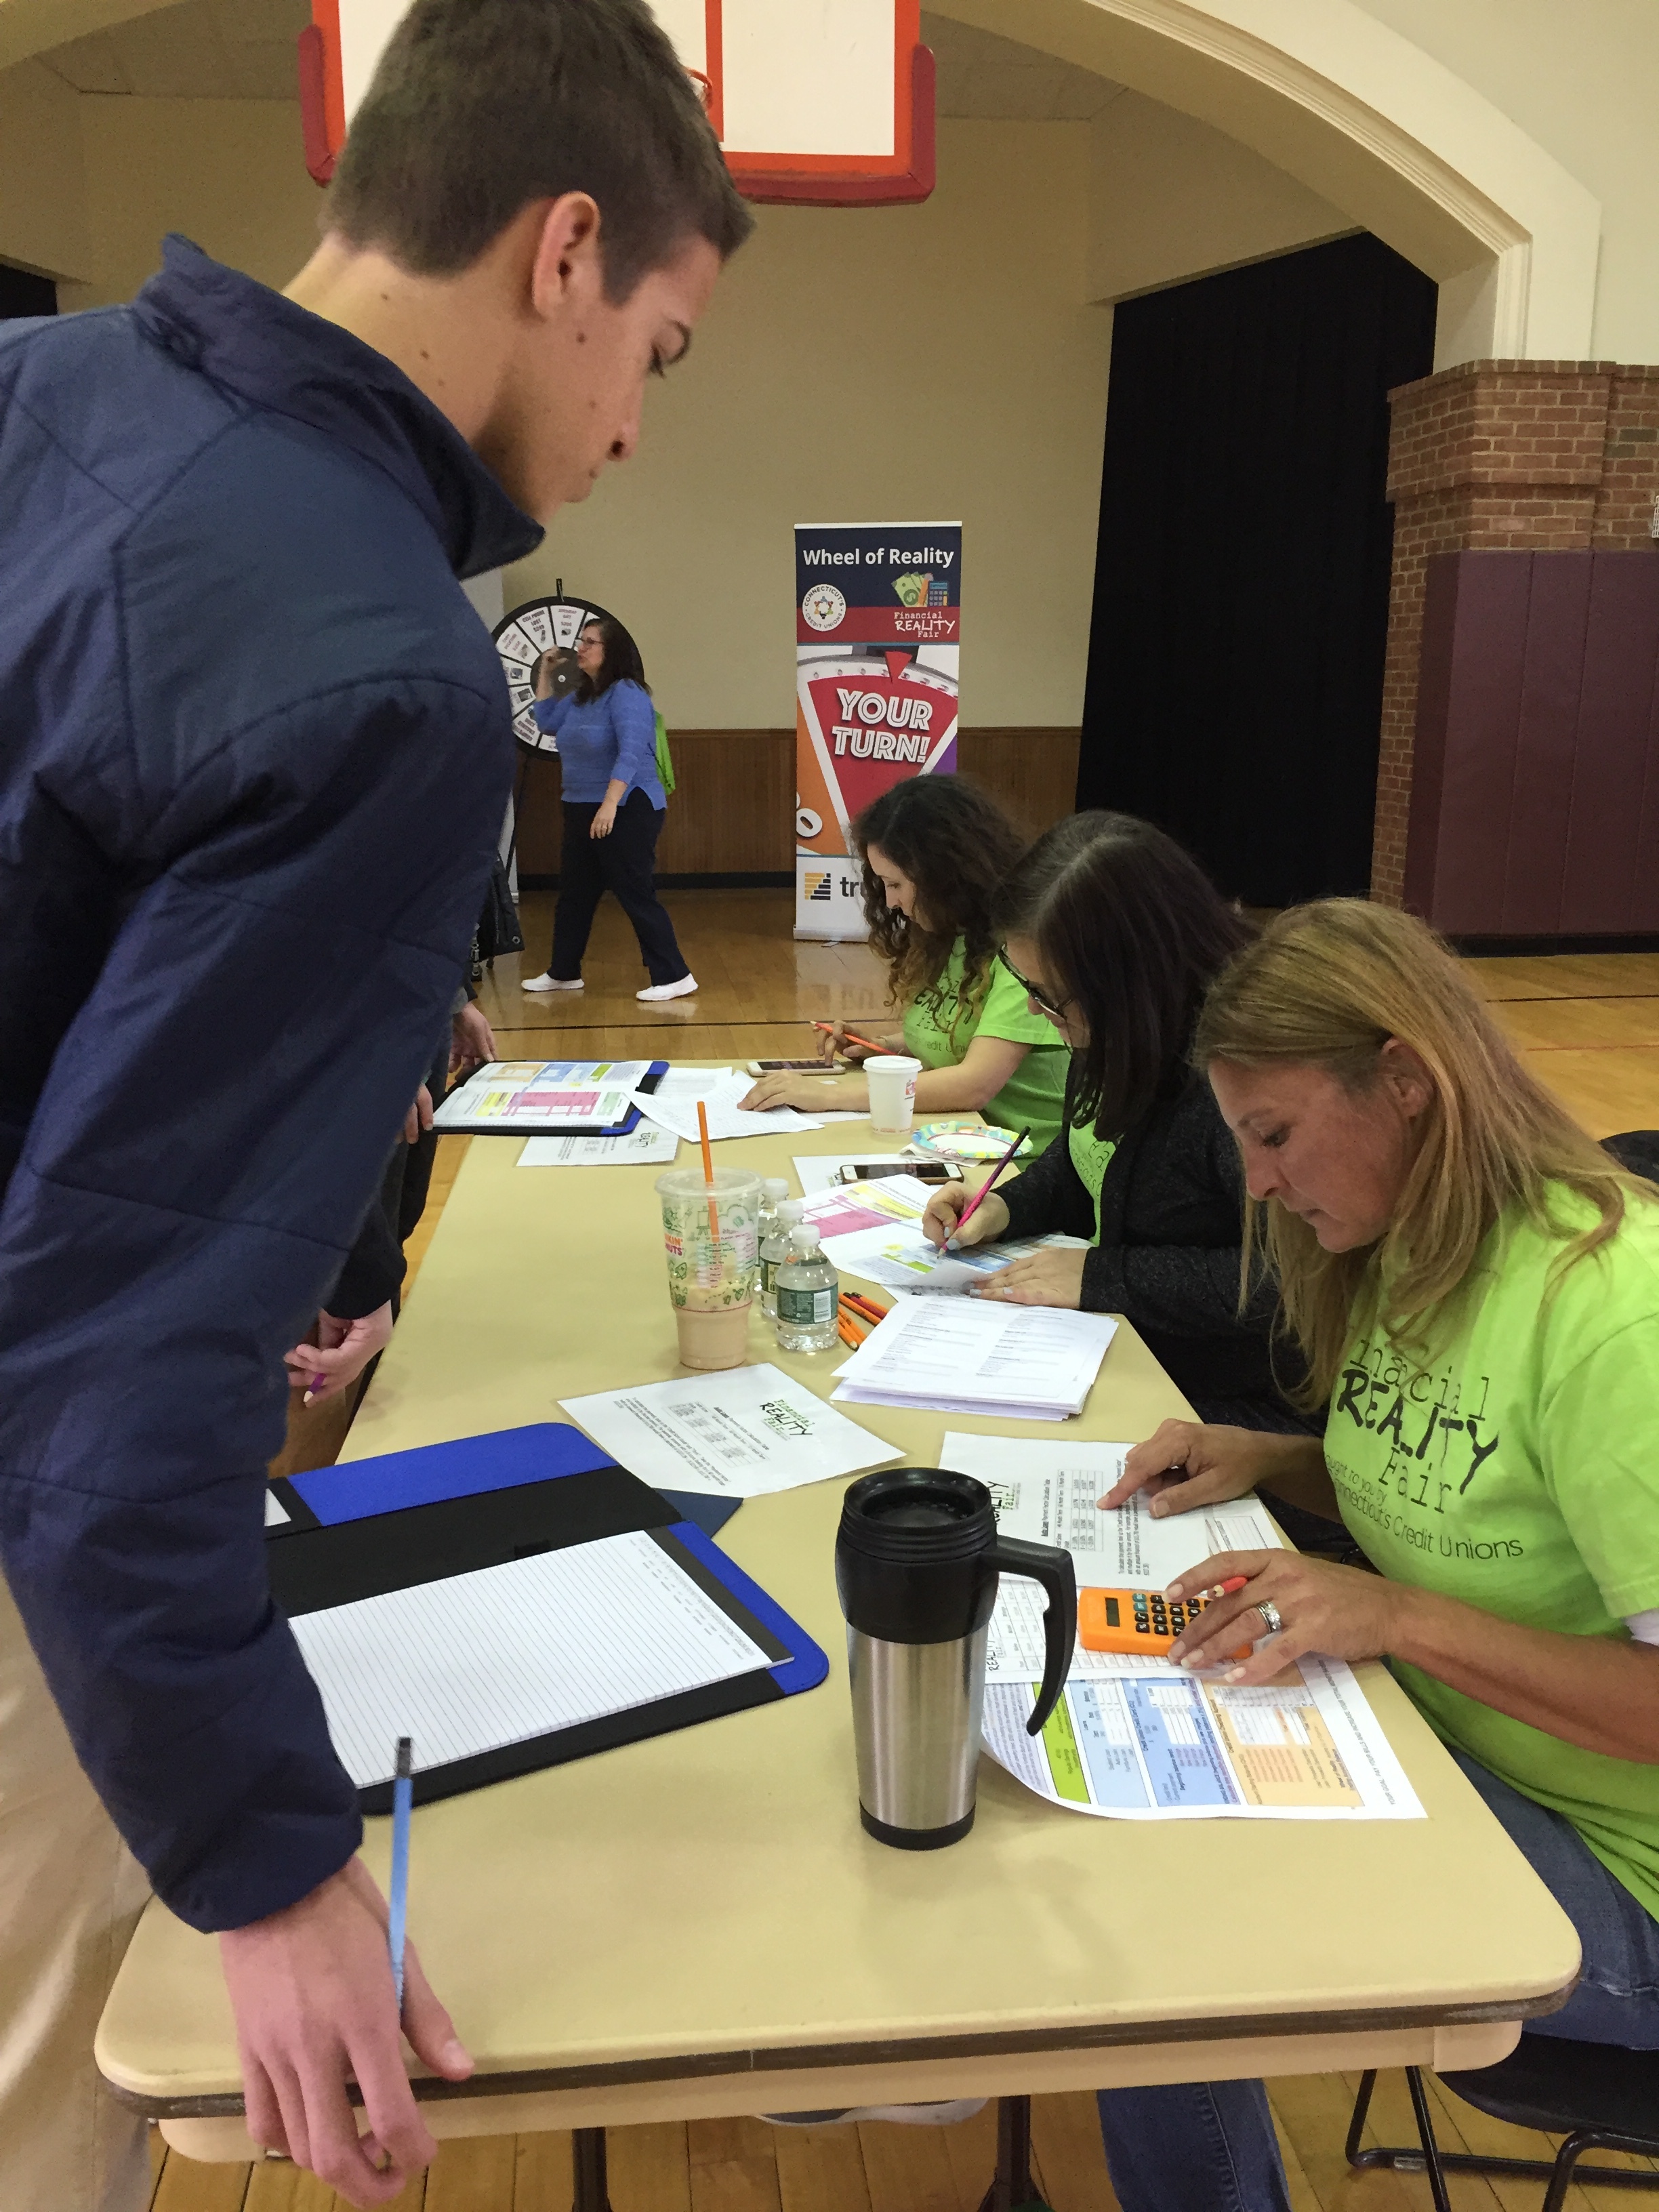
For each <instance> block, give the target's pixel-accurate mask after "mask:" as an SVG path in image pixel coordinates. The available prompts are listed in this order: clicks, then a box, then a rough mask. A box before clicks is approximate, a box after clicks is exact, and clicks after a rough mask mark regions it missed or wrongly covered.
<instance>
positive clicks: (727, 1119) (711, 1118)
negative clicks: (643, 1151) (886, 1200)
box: [631, 1069, 823, 1145]
mask: <svg viewBox="0 0 1659 2212" xmlns="http://www.w3.org/2000/svg"><path fill="white" fill-rule="evenodd" d="M702 1072H703V1071H702V1070H699V1069H690V1070H688V1071H687V1073H688V1074H698V1073H702ZM754 1083H755V1079H754V1078H753V1076H751V1075H728V1076H727V1077H726V1079H725V1080H724V1081H723V1082H720V1083H719V1084H715V1085H711V1086H709V1087H708V1088H707V1089H704V1088H703V1086H702V1085H700V1084H696V1083H690V1082H688V1083H676V1082H673V1081H671V1080H665V1081H664V1082H662V1083H659V1085H658V1086H657V1088H656V1089H655V1090H654V1091H635V1094H634V1097H633V1099H632V1102H631V1103H633V1104H634V1105H635V1106H637V1107H638V1108H639V1109H640V1111H641V1114H643V1115H646V1116H647V1118H648V1119H649V1120H651V1121H654V1122H655V1123H656V1124H657V1126H658V1127H659V1128H663V1129H671V1130H672V1131H673V1133H674V1134H675V1135H676V1136H677V1137H682V1138H684V1139H685V1141H686V1142H687V1143H688V1144H693V1145H695V1144H696V1141H697V1101H698V1099H699V1098H701V1099H702V1102H703V1106H704V1109H705V1111H706V1112H707V1114H708V1134H709V1136H710V1138H711V1139H714V1138H717V1137H769V1136H776V1135H779V1134H781V1133H785V1132H787V1131H790V1130H794V1129H817V1128H821V1127H823V1124H822V1123H821V1122H819V1121H816V1120H815V1119H814V1118H813V1116H812V1115H810V1114H797V1113H796V1111H795V1109H794V1108H793V1106H775V1107H772V1108H769V1109H768V1110H767V1111H766V1112H765V1113H763V1114H757V1113H752V1112H750V1111H748V1110H746V1109H744V1108H742V1107H740V1106H739V1105H738V1099H739V1098H744V1097H747V1096H748V1094H749V1092H750V1091H751V1090H753V1088H754Z"/></svg>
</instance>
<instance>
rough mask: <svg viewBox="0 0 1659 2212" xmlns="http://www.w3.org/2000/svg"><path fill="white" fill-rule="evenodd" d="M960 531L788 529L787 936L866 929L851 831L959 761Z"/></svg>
mask: <svg viewBox="0 0 1659 2212" xmlns="http://www.w3.org/2000/svg"><path fill="white" fill-rule="evenodd" d="M961 631H962V525H961V524H960V523H959V522H871V523H857V524H851V523H823V524H805V523H803V524H802V525H800V526H799V527H798V528H797V530H796V532H795V934H796V936H797V937H816V938H829V939H835V940H844V939H855V938H861V937H863V936H864V935H865V933H866V924H865V920H864V902H863V898H862V896H861V893H860V869H859V865H858V863H857V861H855V860H852V859H851V858H850V857H849V854H848V835H847V827H848V823H849V822H851V821H852V819H853V817H854V816H855V815H856V814H858V813H859V812H860V810H861V809H862V808H864V807H866V806H867V805H869V804H870V802H871V800H872V799H878V798H879V797H880V796H881V794H882V793H883V792H884V791H886V790H888V789H889V788H890V787H891V786H892V785H893V784H896V783H898V782H901V781H902V780H903V778H904V777H906V776H910V775H950V774H951V772H952V771H953V770H954V769H955V767H956V764H957V675H958V669H959V661H960V656H961V650H962V647H961Z"/></svg>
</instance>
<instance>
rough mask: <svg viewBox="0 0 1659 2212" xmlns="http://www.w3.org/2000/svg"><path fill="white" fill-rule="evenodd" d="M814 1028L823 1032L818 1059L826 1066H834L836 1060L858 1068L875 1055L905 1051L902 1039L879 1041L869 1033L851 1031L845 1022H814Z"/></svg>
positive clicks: (889, 1038)
mask: <svg viewBox="0 0 1659 2212" xmlns="http://www.w3.org/2000/svg"><path fill="white" fill-rule="evenodd" d="M812 1026H813V1028H814V1029H815V1030H819V1031H820V1032H821V1034H820V1036H819V1037H818V1058H819V1059H820V1060H823V1063H824V1065H825V1066H833V1065H834V1063H835V1062H836V1060H847V1061H848V1062H850V1064H851V1065H852V1066H854V1067H857V1066H859V1065H860V1063H861V1062H862V1061H864V1060H868V1059H870V1058H871V1056H872V1054H875V1053H878V1052H902V1051H903V1050H904V1039H903V1038H902V1037H888V1038H886V1039H884V1040H878V1039H877V1038H875V1037H872V1036H869V1035H868V1034H867V1033H863V1032H858V1031H854V1030H849V1029H848V1026H847V1024H846V1023H845V1022H814V1023H813V1024H812Z"/></svg>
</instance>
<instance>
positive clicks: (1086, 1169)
mask: <svg viewBox="0 0 1659 2212" xmlns="http://www.w3.org/2000/svg"><path fill="white" fill-rule="evenodd" d="M1066 1146H1067V1149H1068V1150H1069V1151H1070V1152H1071V1155H1072V1165H1073V1167H1074V1168H1075V1169H1076V1170H1077V1175H1078V1180H1079V1182H1080V1183H1081V1184H1082V1185H1083V1188H1085V1190H1086V1191H1087V1192H1088V1194H1089V1195H1090V1197H1091V1199H1093V1200H1094V1202H1095V1242H1096V1243H1097V1244H1098V1243H1099V1242H1100V1187H1101V1185H1102V1183H1103V1182H1105V1180H1106V1170H1107V1169H1108V1168H1109V1166H1110V1165H1111V1164H1112V1154H1113V1153H1114V1152H1115V1151H1116V1150H1117V1139H1116V1138H1115V1137H1097V1136H1096V1134H1095V1125H1094V1123H1093V1122H1092V1121H1073V1123H1072V1124H1071V1126H1070V1127H1068V1128H1067V1130H1066Z"/></svg>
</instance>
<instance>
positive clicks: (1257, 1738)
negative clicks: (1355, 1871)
mask: <svg viewBox="0 0 1659 2212" xmlns="http://www.w3.org/2000/svg"><path fill="white" fill-rule="evenodd" d="M1115 1668H1116V1671H1115V1672H1114V1673H1112V1674H1103V1675H1101V1676H1098V1677H1097V1678H1096V1679H1094V1680H1079V1678H1078V1676H1077V1675H1076V1674H1075V1673H1074V1674H1073V1676H1072V1677H1071V1679H1070V1680H1068V1681H1067V1683H1066V1689H1065V1692H1064V1693H1063V1695H1062V1697H1061V1699H1060V1704H1059V1705H1057V1706H1056V1707H1055V1709H1054V1712H1053V1713H1052V1714H1050V1716H1049V1717H1048V1721H1047V1723H1045V1724H1044V1727H1043V1729H1042V1734H1041V1735H1036V1736H1031V1735H1027V1734H1026V1732H1025V1723H1026V1722H1027V1721H1028V1720H1029V1718H1030V1714H1031V1708H1032V1706H1033V1705H1034V1703H1035V1702H1036V1691H1035V1690H1034V1688H1033V1687H1032V1686H1031V1685H1030V1683H1029V1682H999V1681H989V1680H987V1683H986V1686H985V1717H984V1722H983V1731H982V1732H983V1740H984V1744H985V1748H986V1749H987V1751H988V1752H989V1753H990V1754H991V1756H992V1758H993V1759H995V1760H996V1762H997V1764H998V1765H1000V1766H1006V1768H1007V1770H1008V1771H1009V1773H1011V1774H1012V1775H1015V1776H1017V1777H1018V1779H1019V1780H1020V1781H1022V1782H1023V1783H1024V1784H1025V1785H1026V1787H1027V1788H1028V1789H1030V1790H1035V1791H1036V1794H1037V1796H1039V1797H1046V1798H1047V1799H1048V1802H1049V1803H1050V1804H1052V1805H1059V1806H1061V1807H1063V1808H1065V1809H1066V1810H1067V1811H1070V1812H1073V1813H1092V1814H1097V1816H1100V1817H1103V1818H1105V1819H1108V1820H1216V1819H1231V1820H1422V1819H1423V1817H1424V1814H1423V1808H1422V1806H1421V1804H1420V1803H1419V1801H1418V1797H1417V1793H1416V1791H1415V1790H1413V1788H1412V1786H1411V1784H1410V1783H1409V1782H1408V1781H1407V1779H1406V1775H1405V1771H1404V1770H1403V1768H1402V1767H1401V1764H1400V1761H1399V1760H1398V1759H1396V1758H1395V1753H1394V1749H1393V1747H1392V1746H1391V1745H1390V1743H1389V1740H1388V1738H1387V1737H1386V1736H1385V1735H1383V1729H1382V1727H1381V1725H1380V1724H1379V1723H1378V1721H1377V1717H1376V1714H1375V1713H1374V1712H1373V1711H1371V1708H1370V1703H1369V1702H1368V1700H1367V1699H1366V1697H1365V1693H1364V1691H1363V1690H1362V1689H1361V1688H1360V1686H1359V1683H1358V1679H1357V1678H1356V1676H1355V1674H1354V1672H1353V1670H1352V1668H1351V1667H1348V1666H1346V1665H1345V1664H1344V1663H1343V1662H1342V1661H1341V1660H1340V1659H1323V1658H1317V1657H1315V1656H1312V1655H1311V1654H1310V1655H1308V1656H1304V1657H1303V1658H1302V1659H1300V1660H1298V1661H1297V1662H1296V1663H1295V1665H1294V1666H1291V1667H1287V1668H1285V1671H1284V1673H1283V1674H1281V1675H1279V1677H1278V1678H1277V1680H1274V1681H1272V1682H1268V1683H1264V1684H1263V1685H1262V1686H1261V1687H1260V1688H1255V1689H1240V1688H1237V1687H1231V1688H1230V1687H1229V1686H1227V1685H1225V1683H1222V1682H1220V1681H1218V1680H1213V1679H1200V1678H1198V1677H1196V1676H1194V1675H1191V1674H1185V1673H1183V1672H1182V1669H1181V1668H1178V1667H1170V1666H1169V1665H1168V1664H1167V1663H1166V1662H1146V1661H1135V1660H1118V1661H1116V1662H1115Z"/></svg>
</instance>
